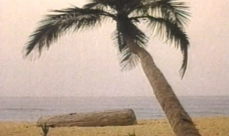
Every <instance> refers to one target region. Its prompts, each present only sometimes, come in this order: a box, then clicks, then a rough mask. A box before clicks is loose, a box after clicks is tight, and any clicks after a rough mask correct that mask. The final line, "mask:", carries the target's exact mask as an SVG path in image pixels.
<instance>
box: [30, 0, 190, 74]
mask: <svg viewBox="0 0 229 136" xmlns="http://www.w3.org/2000/svg"><path fill="white" fill-rule="evenodd" d="M52 13H53V14H50V15H47V16H46V18H45V19H44V20H42V21H41V22H40V27H38V28H37V30H36V31H35V32H34V33H33V34H32V35H31V36H30V38H31V39H30V41H29V42H28V43H27V46H26V55H28V54H30V53H31V52H32V51H33V50H38V51H39V52H41V51H42V49H43V48H44V47H47V48H49V46H50V45H51V44H52V43H53V42H55V41H57V40H58V39H59V37H60V36H62V35H63V34H65V33H66V32H67V31H69V30H72V31H73V32H77V31H78V30H83V29H86V28H91V27H95V26H97V25H99V24H101V23H102V21H103V20H105V19H107V18H111V19H112V20H113V21H114V22H116V24H117V25H116V26H117V27H116V31H115V33H114V39H115V40H116V41H117V42H116V43H117V45H118V48H119V51H120V53H121V54H122V60H121V64H122V66H123V67H128V66H130V67H134V66H135V65H136V62H137V61H136V55H135V54H134V52H132V51H131V50H130V46H131V45H128V44H127V43H128V42H127V41H128V40H132V41H133V43H134V44H136V45H137V46H139V47H145V46H146V44H147V42H148V37H147V36H146V35H145V34H144V33H143V32H142V31H141V30H140V29H139V28H138V27H137V25H138V24H139V23H141V22H144V23H145V22H146V23H147V25H148V27H149V31H152V32H153V34H154V35H155V36H158V37H161V38H162V39H163V40H164V41H166V42H169V43H171V44H174V45H175V46H176V47H178V48H179V49H180V50H181V51H182V53H183V63H182V66H181V70H182V75H184V73H185V70H186V68H187V60H188V45H189V41H188V37H187V35H186V33H185V32H184V25H185V24H186V23H187V22H188V16H189V12H188V7H186V6H185V4H184V3H183V2H178V1H176V0H91V3H89V4H86V5H85V6H84V7H83V8H78V7H72V8H68V9H64V10H53V11H52Z"/></svg>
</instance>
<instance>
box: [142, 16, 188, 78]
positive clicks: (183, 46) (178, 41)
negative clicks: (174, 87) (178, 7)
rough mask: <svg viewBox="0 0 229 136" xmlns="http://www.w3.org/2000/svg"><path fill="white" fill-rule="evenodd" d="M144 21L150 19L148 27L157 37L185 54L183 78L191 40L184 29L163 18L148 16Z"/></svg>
mask: <svg viewBox="0 0 229 136" xmlns="http://www.w3.org/2000/svg"><path fill="white" fill-rule="evenodd" d="M144 19H148V27H150V29H151V30H152V31H153V32H154V34H155V35H156V36H159V37H161V38H162V39H164V40H165V41H166V42H170V43H172V44H174V45H175V46H176V47H177V48H179V49H180V50H181V52H182V54H183V63H182V66H181V76H182V77H183V76H184V74H185V71H186V69H187V63H188V47H189V40H188V36H187V35H186V33H185V32H184V31H183V29H182V28H181V27H180V26H178V25H177V24H174V23H172V22H170V21H169V20H165V19H163V18H155V17H152V16H147V17H145V18H144Z"/></svg>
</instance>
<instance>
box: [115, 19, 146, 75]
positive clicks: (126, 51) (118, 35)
mask: <svg viewBox="0 0 229 136" xmlns="http://www.w3.org/2000/svg"><path fill="white" fill-rule="evenodd" d="M113 39H114V40H115V41H116V45H117V46H118V48H119V51H120V54H121V61H120V62H121V63H120V64H121V66H122V68H123V70H125V69H131V68H134V67H135V66H136V65H137V63H138V57H137V55H136V54H135V53H134V52H132V51H131V50H130V48H129V46H133V45H127V43H128V42H127V41H132V43H133V44H136V45H137V46H139V47H145V46H146V43H147V42H148V37H147V36H146V35H145V34H144V33H143V32H142V31H141V30H139V29H138V28H137V26H135V25H134V24H133V23H132V22H131V19H129V20H126V21H120V22H117V30H116V32H115V33H114V36H113Z"/></svg>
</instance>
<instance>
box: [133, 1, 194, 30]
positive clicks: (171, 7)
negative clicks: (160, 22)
mask: <svg viewBox="0 0 229 136" xmlns="http://www.w3.org/2000/svg"><path fill="white" fill-rule="evenodd" d="M188 10H189V7H187V6H185V3H184V2H178V1H177V0H155V1H147V0H143V1H142V3H141V4H139V6H138V7H137V8H136V10H134V12H135V13H136V14H137V15H151V16H154V17H162V18H164V19H167V20H171V21H172V22H174V23H176V24H177V25H179V26H183V25H184V24H187V22H188V21H189V19H188V17H189V16H190V13H189V12H188Z"/></svg>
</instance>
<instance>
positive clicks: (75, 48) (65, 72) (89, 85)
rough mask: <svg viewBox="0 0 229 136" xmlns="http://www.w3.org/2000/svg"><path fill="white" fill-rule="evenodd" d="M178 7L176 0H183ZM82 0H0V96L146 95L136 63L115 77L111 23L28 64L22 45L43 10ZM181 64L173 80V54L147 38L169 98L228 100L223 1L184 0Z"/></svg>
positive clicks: (176, 56)
mask: <svg viewBox="0 0 229 136" xmlns="http://www.w3.org/2000/svg"><path fill="white" fill-rule="evenodd" d="M183 1H184V0H183ZM83 2H85V1H82V0H48V1H47V0H39V1H38V0H37V1H35V0H34V1H31V0H0V3H1V4H0V31H1V32H0V96H135V95H137V96H152V95H153V93H152V90H151V87H150V85H149V83H148V81H147V80H146V78H145V75H144V73H143V72H142V70H141V67H140V65H138V67H137V68H136V69H134V70H132V71H124V72H121V68H120V66H119V61H118V51H117V49H116V47H115V45H114V44H113V41H112V38H111V37H112V36H111V33H112V32H113V31H114V29H115V27H114V23H113V24H109V23H108V24H105V25H103V26H102V27H101V28H96V29H93V30H90V31H85V32H82V33H74V34H71V33H70V34H68V35H66V36H63V37H62V38H60V39H59V41H58V42H57V43H55V44H53V46H52V47H51V48H50V49H49V50H48V51H44V52H43V54H42V56H41V58H39V59H38V60H36V61H29V59H24V58H23V55H22V50H23V47H24V46H25V43H26V42H27V41H28V36H29V35H30V34H31V33H32V32H33V31H34V30H35V28H36V27H37V26H38V24H37V22H38V21H39V20H41V19H42V17H43V16H44V15H45V14H47V13H48V10H50V9H62V8H66V7H70V5H71V4H73V5H77V6H80V5H82V4H83ZM186 2H187V3H188V5H189V6H190V7H191V11H190V12H191V13H192V18H191V21H190V23H189V25H188V27H187V29H186V30H187V33H188V35H189V38H190V42H191V46H190V49H189V65H188V70H187V73H186V76H185V77H184V79H183V80H181V79H180V77H179V68H180V64H181V62H182V56H181V53H180V51H178V50H176V48H174V47H172V46H169V45H166V44H163V42H162V41H159V40H158V39H155V38H153V37H152V38H151V40H150V42H149V43H148V45H149V46H148V48H147V49H148V51H149V52H150V53H151V54H152V55H153V57H154V58H155V61H156V63H157V65H158V66H159V68H160V69H161V70H162V72H163V73H164V75H165V76H166V78H167V79H168V81H169V83H170V84H171V86H172V87H173V88H174V91H175V92H176V94H177V95H229V74H228V73H229V60H228V58H229V43H228V39H229V33H228V32H229V2H227V1H218V2H211V1H209V0H202V1H199V0H188V1H186Z"/></svg>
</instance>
